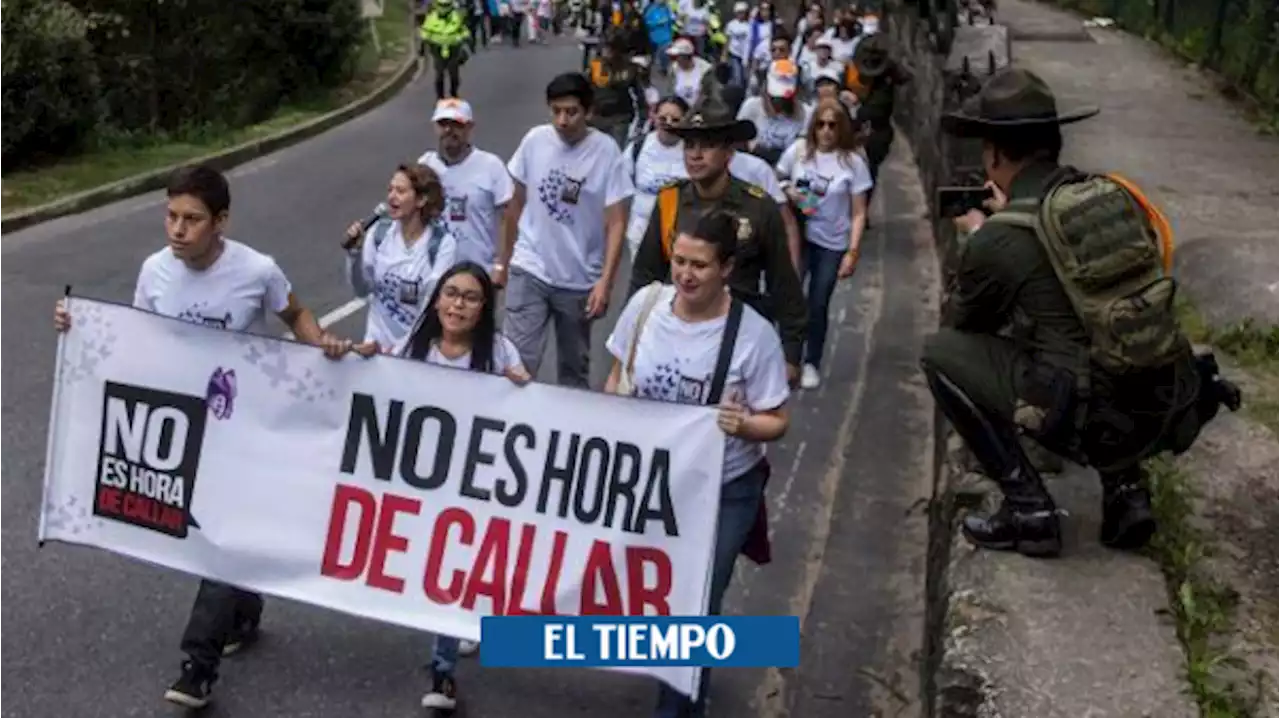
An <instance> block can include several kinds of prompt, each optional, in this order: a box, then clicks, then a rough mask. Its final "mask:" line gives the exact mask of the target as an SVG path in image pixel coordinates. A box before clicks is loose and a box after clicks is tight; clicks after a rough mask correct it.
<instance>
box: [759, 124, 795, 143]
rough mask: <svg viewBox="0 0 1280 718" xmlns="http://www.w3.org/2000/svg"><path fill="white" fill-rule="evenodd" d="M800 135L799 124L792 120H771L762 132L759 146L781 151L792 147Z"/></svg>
mask: <svg viewBox="0 0 1280 718" xmlns="http://www.w3.org/2000/svg"><path fill="white" fill-rule="evenodd" d="M799 135H800V128H799V123H798V122H795V121H793V120H790V119H786V120H770V121H768V122H766V123H765V125H764V129H763V130H762V131H761V132H760V139H759V140H758V144H759V145H760V146H761V147H771V148H774V149H779V148H783V147H789V146H791V143H792V142H795V139H796V137H798V136H799Z"/></svg>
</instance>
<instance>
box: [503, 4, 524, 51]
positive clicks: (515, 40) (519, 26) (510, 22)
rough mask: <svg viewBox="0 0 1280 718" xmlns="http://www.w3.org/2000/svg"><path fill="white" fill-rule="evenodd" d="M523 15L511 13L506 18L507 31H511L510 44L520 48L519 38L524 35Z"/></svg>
mask: <svg viewBox="0 0 1280 718" xmlns="http://www.w3.org/2000/svg"><path fill="white" fill-rule="evenodd" d="M524 23H525V20H524V13H522V12H513V13H511V15H510V16H509V17H508V18H507V29H508V30H510V31H511V44H512V45H515V46H516V47H520V36H521V35H523V34H524Z"/></svg>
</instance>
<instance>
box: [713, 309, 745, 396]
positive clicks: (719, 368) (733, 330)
mask: <svg viewBox="0 0 1280 718" xmlns="http://www.w3.org/2000/svg"><path fill="white" fill-rule="evenodd" d="M742 306H743V305H742V300H740V299H738V298H737V297H734V298H733V299H732V300H730V302H729V316H728V317H727V318H726V319H725V322H724V335H723V336H721V338H720V355H719V356H718V357H716V369H715V373H714V374H712V375H711V391H710V393H708V394H707V404H708V405H709V406H718V405H719V404H720V399H721V396H722V395H723V394H724V384H725V382H726V381H727V380H728V379H729V364H730V363H731V362H732V361H733V347H734V345H735V344H737V343H738V328H739V327H741V326H742Z"/></svg>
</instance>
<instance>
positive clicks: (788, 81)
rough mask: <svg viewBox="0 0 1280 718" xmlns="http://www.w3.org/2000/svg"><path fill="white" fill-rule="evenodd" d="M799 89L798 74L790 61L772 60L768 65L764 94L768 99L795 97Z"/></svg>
mask: <svg viewBox="0 0 1280 718" xmlns="http://www.w3.org/2000/svg"><path fill="white" fill-rule="evenodd" d="M799 88H800V73H799V71H798V70H797V68H796V65H795V63H794V62H792V61H790V60H774V61H773V62H772V63H770V64H769V74H768V76H767V78H766V81H765V88H764V89H765V93H766V94H768V95H769V97H782V98H789V97H795V94H796V91H797V90H799Z"/></svg>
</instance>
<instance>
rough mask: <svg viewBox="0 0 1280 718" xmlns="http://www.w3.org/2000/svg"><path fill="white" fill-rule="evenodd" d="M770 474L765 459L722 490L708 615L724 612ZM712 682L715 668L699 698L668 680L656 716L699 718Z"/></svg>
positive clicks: (706, 674)
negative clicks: (668, 683)
mask: <svg viewBox="0 0 1280 718" xmlns="http://www.w3.org/2000/svg"><path fill="white" fill-rule="evenodd" d="M767 477H768V470H767V464H765V462H764V460H761V461H760V463H759V464H757V465H756V466H755V468H753V469H751V470H750V471H748V472H747V473H745V474H743V475H742V476H740V477H738V478H736V479H734V480H733V481H731V482H729V483H727V484H725V485H724V486H723V487H722V488H721V489H720V513H719V516H718V517H717V519H716V548H715V552H714V554H713V556H712V570H711V596H710V599H709V601H708V605H707V615H709V616H718V615H720V605H721V604H722V603H723V602H724V594H725V591H727V590H728V588H729V581H730V580H731V579H732V578H733V566H734V564H735V563H736V562H737V560H738V554H739V553H741V552H742V547H743V546H744V545H745V544H746V542H747V536H749V535H750V534H751V527H752V526H754V525H755V523H756V513H757V512H758V511H759V510H760V500H761V497H762V496H763V494H764V482H765V479H766V478H767ZM710 684H711V669H709V668H704V669H702V681H701V682H700V683H699V687H698V696H697V698H696V700H689V698H687V697H686V696H685V695H684V694H683V693H681V692H679V691H677V690H676V689H674V688H672V687H671V686H668V685H667V684H666V683H661V684H659V687H658V707H657V710H656V711H655V712H654V716H655V717H656V718H697V717H698V716H701V715H702V714H703V711H704V710H705V708H706V704H707V688H708V686H709V685H710Z"/></svg>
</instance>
